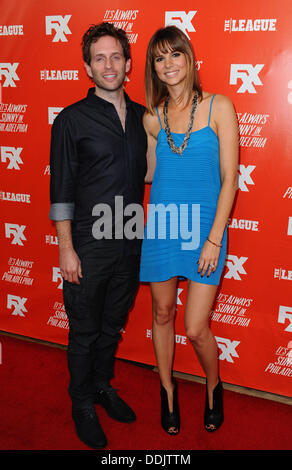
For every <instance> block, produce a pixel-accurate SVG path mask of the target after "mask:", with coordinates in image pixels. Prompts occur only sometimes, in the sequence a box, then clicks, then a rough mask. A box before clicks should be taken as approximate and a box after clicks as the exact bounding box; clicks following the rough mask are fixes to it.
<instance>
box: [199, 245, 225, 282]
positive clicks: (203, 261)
mask: <svg viewBox="0 0 292 470" xmlns="http://www.w3.org/2000/svg"><path fill="white" fill-rule="evenodd" d="M219 255H220V246H215V245H213V243H211V242H209V241H208V240H206V241H205V243H204V245H203V247H202V250H201V254H200V258H199V261H198V264H199V267H198V273H201V277H203V276H204V275H205V274H206V273H207V277H209V276H210V274H211V273H212V272H215V271H216V268H217V265H218V259H219Z"/></svg>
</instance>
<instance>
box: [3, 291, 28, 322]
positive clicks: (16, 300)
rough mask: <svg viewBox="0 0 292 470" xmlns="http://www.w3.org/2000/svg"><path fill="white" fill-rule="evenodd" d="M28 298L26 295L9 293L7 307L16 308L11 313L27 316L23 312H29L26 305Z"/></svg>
mask: <svg viewBox="0 0 292 470" xmlns="http://www.w3.org/2000/svg"><path fill="white" fill-rule="evenodd" d="M26 301H27V299H26V298H25V297H19V296H18V295H11V294H8V295H7V308H9V309H12V308H14V310H13V312H12V313H11V315H19V316H20V317H25V315H24V313H23V312H27V309H26V307H25V306H24V304H25V302H26Z"/></svg>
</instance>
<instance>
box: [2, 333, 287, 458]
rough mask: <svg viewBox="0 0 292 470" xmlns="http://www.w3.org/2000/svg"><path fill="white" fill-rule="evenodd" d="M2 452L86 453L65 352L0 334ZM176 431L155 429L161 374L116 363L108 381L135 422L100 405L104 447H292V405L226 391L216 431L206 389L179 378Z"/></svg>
mask: <svg viewBox="0 0 292 470" xmlns="http://www.w3.org/2000/svg"><path fill="white" fill-rule="evenodd" d="M0 343H1V346H2V364H0V377H1V389H0V414H1V416H0V449H1V450H89V449H88V447H86V446H85V445H83V444H82V442H80V441H79V439H78V438H77V436H76V435H75V431H74V425H73V422H72V420H71V405H70V400H69V398H68V394H67V386H68V372H67V360H66V352H65V351H64V350H62V349H58V348H53V347H49V346H45V345H42V344H38V343H34V342H28V341H23V340H21V339H15V338H12V337H9V336H5V335H0ZM178 382H179V400H180V407H181V421H182V425H181V432H180V434H179V435H178V436H175V437H174V436H168V435H167V434H166V433H165V432H164V431H163V430H162V429H161V427H160V404H159V378H158V375H157V373H156V372H153V371H152V370H150V369H148V368H144V367H140V366H137V365H134V364H132V363H128V362H126V361H121V360H117V361H116V378H115V379H114V382H113V385H114V386H115V387H116V388H118V389H119V393H120V395H121V396H122V397H123V398H125V399H126V401H127V402H128V403H129V404H130V405H131V406H132V407H133V408H134V409H135V411H136V414H137V421H136V422H135V423H132V424H122V423H116V422H114V421H113V420H111V419H110V418H109V417H108V416H107V414H106V413H105V411H104V410H103V409H102V408H101V407H97V410H98V415H99V418H100V421H101V423H102V426H103V428H104V431H105V433H106V435H107V438H108V447H107V449H106V450H120V449H122V450H288V449H289V450H290V449H291V429H292V425H291V423H292V419H291V418H292V407H291V406H289V405H285V404H279V403H276V402H273V401H270V400H265V399H260V398H254V397H249V396H246V395H242V394H238V393H235V392H231V391H228V390H225V392H224V397H225V421H224V424H223V426H222V428H220V429H219V430H218V431H217V432H216V433H210V434H209V433H207V432H206V431H205V430H204V428H203V426H202V414H203V405H204V386H203V385H201V384H197V383H194V382H188V381H185V380H178Z"/></svg>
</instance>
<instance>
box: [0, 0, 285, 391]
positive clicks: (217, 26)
mask: <svg viewBox="0 0 292 470" xmlns="http://www.w3.org/2000/svg"><path fill="white" fill-rule="evenodd" d="M222 5H224V6H222ZM1 11H2V13H1V20H0V21H1V24H0V43H1V53H0V54H1V55H0V83H1V100H0V101H1V103H0V139H1V141H0V152H1V153H0V155H1V158H0V168H1V172H0V180H1V186H0V199H1V225H0V237H1V253H2V255H1V266H0V268H1V278H0V279H1V280H0V286H1V296H0V305H1V311H0V330H4V331H7V332H13V333H16V334H20V335H25V336H29V337H33V338H38V339H42V340H46V341H50V342H55V343H59V344H64V345H66V343H67V333H68V322H67V317H66V314H65V311H64V306H63V299H62V280H61V277H60V273H59V268H58V247H57V243H58V241H57V238H56V233H55V229H54V226H53V224H52V223H51V222H50V221H49V219H48V212H49V174H50V168H49V146H50V131H51V124H52V122H53V120H54V117H55V116H56V115H57V114H58V112H59V111H60V109H62V108H64V107H65V106H67V105H69V104H71V103H72V102H74V101H77V100H79V99H81V98H83V97H84V96H85V95H86V92H87V88H88V87H89V86H92V85H91V82H90V81H89V79H88V78H87V76H86V74H85V71H84V68H83V63H82V55H81V48H80V42H81V37H82V35H83V33H84V32H85V31H86V29H87V28H88V27H89V25H90V24H93V23H98V22H101V21H102V20H107V21H111V22H114V23H115V24H116V25H118V26H119V27H122V28H124V29H125V30H126V32H127V33H128V35H129V39H130V42H131V46H132V57H133V67H132V70H131V72H130V73H129V75H128V78H127V81H126V83H125V87H126V90H127V92H128V93H129V94H130V96H131V97H132V99H134V100H136V101H139V102H142V103H145V98H144V89H143V76H144V63H145V52H146V47H147V44H148V41H149V39H150V37H151V36H152V34H153V33H154V31H155V30H156V29H157V28H159V27H161V26H164V25H165V24H169V23H173V24H176V25H177V26H179V27H181V28H182V29H183V30H184V31H185V32H186V34H187V35H188V36H189V38H190V40H191V41H192V43H193V46H194V49H195V52H196V58H197V69H198V72H199V76H200V80H201V83H202V86H203V88H204V89H205V90H207V91H210V92H214V93H222V94H226V95H228V96H229V97H230V98H231V99H232V101H233V103H234V105H235V108H236V112H237V115H238V121H239V128H240V165H239V187H240V189H239V191H238V196H237V200H236V204H235V208H234V210H233V213H232V214H231V217H230V223H229V245H228V257H227V261H226V267H225V271H224V275H223V279H222V284H221V285H220V288H219V290H218V296H217V299H216V303H215V305H214V309H213V311H212V330H213V332H214V335H215V337H216V340H217V343H218V346H219V352H220V367H221V377H222V380H224V381H226V382H229V383H233V384H239V385H242V386H245V387H252V388H256V389H260V390H265V391H269V392H272V393H277V394H282V395H286V396H291V395H292V394H291V377H292V349H291V346H292V343H291V332H292V298H291V286H292V257H291V242H292V209H291V202H292V176H291V175H292V161H291V150H292V137H291V112H292V74H291V62H292V44H291V18H292V6H291V1H290V0H281V2H275V1H274V0H266V1H265V2H261V1H260V0H246V1H245V2H239V1H234V0H225V1H224V3H222V2H218V1H215V0H207V1H206V0H204V1H203V0H196V2H194V1H190V0H183V1H181V2H178V1H177V0H176V1H173V0H168V1H166V0H161V2H160V3H159V5H158V4H157V2H154V1H151V0H150V1H149V2H143V1H142V0H134V1H132V0H131V1H127V0H111V1H107V2H106V1H104V0H100V1H99V2H94V1H92V0H83V1H82V2H80V1H78V0H50V1H48V0H43V1H42V2H39V1H38V0H26V1H25V2H21V3H20V2H19V1H17V0H1ZM148 197H149V186H148V187H147V190H146V196H145V203H147V201H148ZM185 298H186V283H185V282H181V284H180V285H179V290H178V297H177V321H176V356H175V363H174V369H175V370H177V371H181V372H186V373H189V374H196V375H203V372H202V369H201V367H200V365H199V364H198V361H197V359H196V357H195V355H194V353H193V350H192V347H191V345H190V344H189V342H188V340H187V338H186V335H185V330H184V326H183V311H184V303H185ZM151 323H152V320H151V297H150V291H149V287H148V286H147V285H143V286H141V287H140V289H139V292H138V295H137V299H136V303H135V307H134V309H133V311H132V312H131V315H130V317H129V321H128V323H127V325H126V326H125V330H124V333H123V341H122V342H121V343H120V345H119V349H118V356H119V357H121V358H127V359H131V360H134V361H139V362H143V363H147V364H155V358H154V354H153V348H152V341H151Z"/></svg>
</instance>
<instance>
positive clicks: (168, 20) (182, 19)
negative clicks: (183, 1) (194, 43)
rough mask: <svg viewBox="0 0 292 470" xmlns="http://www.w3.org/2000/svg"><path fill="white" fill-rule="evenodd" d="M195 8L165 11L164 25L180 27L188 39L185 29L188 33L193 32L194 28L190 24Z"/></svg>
mask: <svg viewBox="0 0 292 470" xmlns="http://www.w3.org/2000/svg"><path fill="white" fill-rule="evenodd" d="M196 13H197V11H196V10H193V11H189V12H188V13H186V12H185V11H166V12H165V26H170V25H174V26H176V27H177V28H179V29H181V30H182V31H183V32H184V33H185V35H186V36H187V37H188V38H189V39H190V36H189V35H188V33H187V31H188V32H189V33H195V32H196V30H195V28H194V26H193V24H192V19H193V18H194V16H195V14H196Z"/></svg>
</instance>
